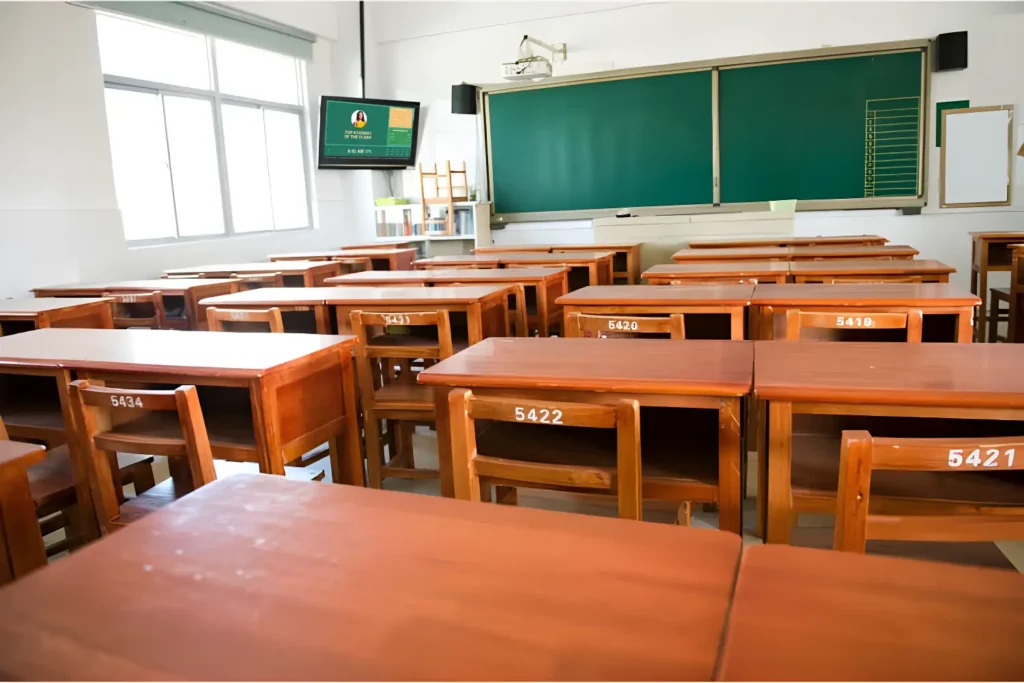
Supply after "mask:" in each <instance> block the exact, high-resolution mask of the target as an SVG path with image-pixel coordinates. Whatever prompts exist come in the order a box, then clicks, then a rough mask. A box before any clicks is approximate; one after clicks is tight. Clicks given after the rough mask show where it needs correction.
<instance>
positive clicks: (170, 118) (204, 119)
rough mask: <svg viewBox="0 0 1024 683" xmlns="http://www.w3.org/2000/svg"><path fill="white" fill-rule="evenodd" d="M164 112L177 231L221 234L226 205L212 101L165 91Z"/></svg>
mask: <svg viewBox="0 0 1024 683" xmlns="http://www.w3.org/2000/svg"><path fill="white" fill-rule="evenodd" d="M164 115H165V119H166V125H167V145H168V149H169V150H170V156H171V180H172V182H173V183H174V208H175V210H176V212H177V215H178V234H179V235H181V236H182V237H188V236H194V235H220V234H222V233H223V232H224V206H223V205H222V204H221V199H220V171H219V169H218V168H217V143H216V142H215V141H214V138H213V103H212V102H210V101H209V100H197V99H195V98H192V97H173V96H170V95H165V96H164Z"/></svg>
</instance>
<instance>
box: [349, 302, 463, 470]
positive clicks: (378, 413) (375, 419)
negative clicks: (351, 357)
mask: <svg viewBox="0 0 1024 683" xmlns="http://www.w3.org/2000/svg"><path fill="white" fill-rule="evenodd" d="M351 320H352V332H353V334H354V335H355V336H356V337H357V339H358V341H357V344H356V374H357V376H358V379H359V398H360V401H361V403H362V407H363V429H364V431H365V433H366V470H367V475H368V480H369V484H370V486H371V487H373V488H378V489H379V488H382V486H383V482H384V479H386V478H387V477H403V478H435V477H438V476H439V472H438V471H437V470H428V469H417V468H416V466H415V459H414V456H413V449H412V429H413V427H414V426H415V425H417V424H429V423H431V422H433V421H434V394H433V390H432V389H431V388H430V387H428V386H425V385H422V384H417V383H416V378H415V377H413V376H412V373H411V372H409V371H403V372H402V373H401V374H399V375H397V376H396V373H395V367H396V365H401V366H402V367H403V368H408V367H409V362H408V361H411V360H416V359H420V358H422V359H424V360H425V361H427V360H431V359H436V360H444V359H445V358H448V357H449V356H451V355H452V333H451V326H450V324H449V320H448V312H447V311H437V312H431V313H398V312H396V313H368V312H364V311H352V313H351ZM389 326H401V327H405V326H411V327H434V328H436V331H437V340H436V341H435V340H433V339H430V338H425V337H422V336H418V335H417V336H413V335H403V334H394V333H391V332H390V331H389ZM368 328H378V329H379V330H380V333H379V334H371V333H370V330H369V329H368ZM381 420H387V421H388V422H389V429H388V432H387V434H386V435H385V434H382V432H381V426H380V421H381ZM385 438H386V439H387V440H388V441H389V442H390V443H389V446H390V459H389V460H388V462H387V463H386V464H385V462H384V447H383V440H384V439H385Z"/></svg>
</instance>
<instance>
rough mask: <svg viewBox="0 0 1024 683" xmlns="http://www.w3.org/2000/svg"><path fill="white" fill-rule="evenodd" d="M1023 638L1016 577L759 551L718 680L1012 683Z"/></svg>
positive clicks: (1022, 590) (1020, 665)
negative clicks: (988, 682)
mask: <svg viewBox="0 0 1024 683" xmlns="http://www.w3.org/2000/svg"><path fill="white" fill-rule="evenodd" d="M964 624H969V627H967V628H964ZM1022 638H1024V576H1021V575H1020V574H1019V573H1017V572H1016V571H1007V570H994V569H982V568H978V567H963V566H957V565H953V564H944V563H938V562H921V561H916V560H907V559H901V558H893V557H881V556H877V555H858V554H854V553H843V552H836V551H833V550H814V549H810V548H795V547H789V546H781V545H779V546H776V545H767V546H752V547H749V548H747V549H746V550H745V552H744V553H743V558H742V560H741V561H740V572H739V577H738V579H737V582H736V591H735V594H734V596H733V603H732V608H731V610H730V613H729V627H728V634H727V635H726V638H725V642H724V647H723V650H722V659H721V663H720V665H719V678H720V680H740V681H748V680H811V681H818V680H820V681H828V680H854V681H873V680H923V681H928V680H951V681H960V680H964V681H966V680H974V681H976V680H997V681H1001V680H1011V679H1017V678H1020V673H1021V671H1024V648H1022V647H1021V646H1020V642H1021V639H1022Z"/></svg>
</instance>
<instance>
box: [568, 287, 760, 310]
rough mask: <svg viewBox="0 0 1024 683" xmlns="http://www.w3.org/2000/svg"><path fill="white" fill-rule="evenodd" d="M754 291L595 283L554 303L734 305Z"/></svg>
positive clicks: (726, 288) (746, 300)
mask: <svg viewBox="0 0 1024 683" xmlns="http://www.w3.org/2000/svg"><path fill="white" fill-rule="evenodd" d="M753 293H754V285H677V286H674V287H651V286H649V285H599V286H590V287H584V288H582V289H577V290H576V291H574V292H569V293H568V294H563V295H562V296H560V297H558V299H557V300H556V302H555V303H558V304H561V305H563V306H588V305H590V306H596V305H607V306H615V305H623V306H626V305H636V306H658V305H663V304H676V305H685V304H694V305H697V304H734V305H741V306H745V305H747V303H748V302H749V301H750V297H751V295H752V294H753Z"/></svg>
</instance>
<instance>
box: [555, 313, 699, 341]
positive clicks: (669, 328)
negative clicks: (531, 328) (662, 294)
mask: <svg viewBox="0 0 1024 683" xmlns="http://www.w3.org/2000/svg"><path fill="white" fill-rule="evenodd" d="M588 332H592V333H593V336H594V337H598V338H602V337H621V336H633V335H646V334H667V335H669V337H670V338H671V339H686V330H685V327H684V325H683V314H682V313H673V314H671V315H670V316H668V317H666V318H645V317H642V316H630V315H621V316H617V315H590V314H587V313H570V314H569V315H568V322H567V323H566V330H565V334H566V336H567V337H586V336H589V335H587V333H588Z"/></svg>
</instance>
